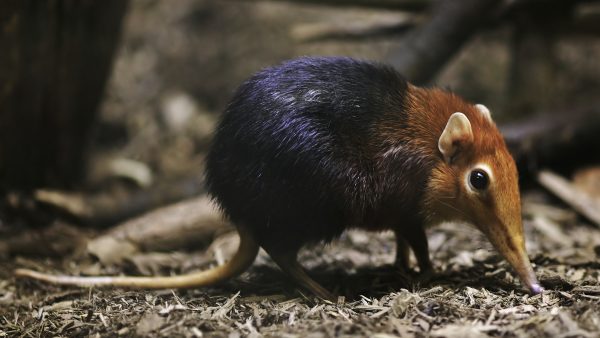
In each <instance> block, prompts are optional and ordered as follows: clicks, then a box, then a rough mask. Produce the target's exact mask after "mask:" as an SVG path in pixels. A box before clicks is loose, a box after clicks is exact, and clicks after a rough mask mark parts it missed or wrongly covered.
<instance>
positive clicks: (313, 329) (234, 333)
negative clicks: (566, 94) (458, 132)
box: [0, 195, 600, 338]
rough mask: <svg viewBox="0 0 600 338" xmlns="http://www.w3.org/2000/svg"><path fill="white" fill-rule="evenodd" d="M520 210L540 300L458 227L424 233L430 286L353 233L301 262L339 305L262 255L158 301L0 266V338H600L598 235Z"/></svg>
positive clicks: (377, 242)
mask: <svg viewBox="0 0 600 338" xmlns="http://www.w3.org/2000/svg"><path fill="white" fill-rule="evenodd" d="M524 203H525V206H524V212H525V229H526V232H527V240H528V242H527V247H528V251H529V253H530V257H532V261H533V264H534V265H535V269H536V273H537V274H538V276H539V278H540V280H541V282H542V284H544V285H545V286H546V288H547V291H545V292H544V293H543V294H541V295H530V294H528V293H527V292H526V291H525V290H524V289H523V288H522V287H521V286H520V284H519V281H518V280H517V279H516V277H515V276H514V274H513V273H512V271H511V269H510V267H509V266H508V265H507V263H505V262H504V261H503V260H502V259H501V258H500V257H499V256H498V255H497V254H496V252H495V251H494V250H493V249H492V247H491V245H489V244H488V243H487V241H486V239H485V238H484V237H483V236H482V235H480V234H478V233H477V231H476V230H474V229H472V228H469V227H466V226H464V225H457V224H443V225H441V226H439V227H436V228H433V229H430V230H429V238H430V244H431V250H430V251H431V254H432V258H433V261H434V264H436V271H437V273H436V275H434V276H433V277H432V278H430V279H429V280H426V281H425V280H423V281H421V280H419V277H418V274H416V273H412V274H410V276H405V275H402V276H401V275H399V273H398V272H397V271H395V270H394V269H393V268H392V267H391V265H390V263H391V262H392V260H393V257H394V245H393V243H394V241H393V236H392V234H389V233H382V234H373V233H365V232H350V233H348V234H346V235H344V236H343V237H342V238H341V239H340V240H339V241H336V242H334V243H333V244H331V245H325V246H323V245H316V246H314V247H311V248H309V250H304V251H303V252H302V254H301V257H300V260H301V262H302V263H303V264H304V265H305V266H307V267H308V268H309V269H310V272H311V274H312V275H313V276H315V278H316V279H317V280H318V281H319V282H320V283H322V284H324V285H325V286H326V287H327V288H329V289H330V290H334V291H335V292H336V293H337V294H339V295H340V298H339V300H338V301H337V302H335V303H333V302H328V301H323V300H318V299H315V298H314V297H312V296H311V295H309V294H306V293H305V292H302V291H298V290H296V289H295V288H294V286H293V285H292V283H291V282H290V280H288V279H287V278H286V277H285V276H284V275H283V274H282V273H281V272H279V271H278V270H277V269H276V268H275V267H274V265H273V263H272V262H271V261H270V260H269V258H268V257H267V256H266V255H265V254H264V253H261V254H260V256H259V258H258V259H257V262H256V263H255V264H254V266H253V267H252V268H251V269H250V270H249V271H248V272H247V273H245V274H243V275H242V276H241V277H239V278H236V279H233V280H231V281H229V282H227V283H224V284H223V285H221V286H219V287H212V288H205V289H196V290H162V291H136V290H111V289H95V288H90V289H78V288H66V287H57V286H49V285H44V284H40V283H36V282H27V281H15V280H14V279H13V278H12V276H11V270H12V269H13V268H15V267H17V266H18V265H21V264H22V263H23V262H28V263H27V264H29V265H31V266H35V267H38V268H39V267H44V268H45V269H46V270H48V269H50V267H53V268H55V269H56V270H65V269H67V270H71V271H81V267H78V266H77V263H76V262H60V260H57V259H42V258H31V257H28V258H27V259H23V258H19V257H13V258H10V257H3V258H1V259H2V264H3V266H4V267H5V269H3V270H2V271H1V274H0V277H1V278H2V279H1V280H0V304H1V307H0V337H67V336H68V337H70V336H91V337H115V336H122V337H129V336H143V337H263V336H264V337H355V336H371V337H380V338H389V337H448V338H453V337H456V338H468V337H531V336H541V337H598V336H600V259H599V256H598V251H599V250H598V247H599V246H600V230H598V228H595V227H592V226H589V225H588V224H586V223H584V222H583V221H581V220H580V219H579V218H577V217H572V216H573V215H571V214H570V213H571V212H570V211H569V210H568V209H563V207H561V206H554V205H548V204H544V203H541V202H540V201H539V197H536V196H535V195H533V196H525V198H524ZM15 258H17V259H15ZM198 262H199V263H198V264H201V265H202V264H204V266H189V267H186V268H185V269H188V268H189V269H200V268H205V267H206V266H207V265H208V264H209V263H210V262H205V261H198ZM212 263H214V262H212ZM413 263H414V261H413ZM112 269H113V270H102V269H101V272H106V271H113V272H114V267H113V268H112ZM172 272H173V273H181V272H185V271H172Z"/></svg>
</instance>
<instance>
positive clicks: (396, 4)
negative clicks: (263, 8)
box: [235, 0, 432, 11]
mask: <svg viewBox="0 0 600 338" xmlns="http://www.w3.org/2000/svg"><path fill="white" fill-rule="evenodd" d="M235 1H246V2H260V1H264V0H235ZM270 1H275V2H295V3H305V4H313V5H323V6H341V7H367V8H380V9H393V10H402V11H421V10H424V9H427V8H428V7H429V5H431V2H432V0H324V1H321V0H270Z"/></svg>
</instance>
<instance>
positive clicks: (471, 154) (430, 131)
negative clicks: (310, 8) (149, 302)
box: [17, 57, 542, 299]
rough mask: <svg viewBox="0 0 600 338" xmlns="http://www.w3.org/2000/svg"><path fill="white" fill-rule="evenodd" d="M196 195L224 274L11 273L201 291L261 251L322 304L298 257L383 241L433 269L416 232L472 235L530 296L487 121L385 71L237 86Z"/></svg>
mask: <svg viewBox="0 0 600 338" xmlns="http://www.w3.org/2000/svg"><path fill="white" fill-rule="evenodd" d="M206 174H207V183H208V188H209V192H210V193H211V194H212V196H214V198H215V199H216V200H217V202H218V203H219V204H220V206H221V207H222V208H223V210H224V212H225V214H226V215H227V216H228V217H229V218H230V219H231V221H232V222H233V223H234V224H235V225H236V226H237V229H238V231H239V233H240V237H241V242H240V248H239V250H238V252H237V253H236V254H235V255H234V257H233V258H232V259H231V260H230V261H229V262H227V263H226V264H224V265H222V266H219V267H217V268H214V269H211V270H208V271H202V272H199V273H194V274H189V275H182V276H173V277H72V276H52V275H46V274H41V273H37V272H34V271H30V270H18V271H17V275H18V276H25V277H32V278H36V279H40V280H44V281H47V282H51V283H58V284H75V285H113V286H125V287H132V288H189V287H198V286H204V285H210V284H214V283H217V282H219V281H223V280H225V279H228V278H231V277H234V276H236V275H238V274H240V273H242V272H243V271H244V270H245V269H247V268H248V267H249V266H250V265H251V264H252V262H253V261H254V259H255V257H256V255H257V253H258V249H259V247H262V248H264V249H265V250H266V252H267V253H268V254H269V255H270V256H271V258H272V259H273V260H274V261H275V262H276V263H277V265H278V266H279V267H280V268H281V269H282V270H283V271H284V272H286V273H287V274H288V275H289V276H290V277H291V278H292V279H293V280H294V281H295V282H297V283H298V284H299V285H300V286H302V287H304V288H306V289H307V290H309V291H311V292H312V293H314V294H315V295H317V296H319V297H322V298H329V299H331V298H333V296H332V295H331V294H330V293H329V292H328V291H327V290H326V289H324V288H323V287H322V286H320V285H319V284H318V283H317V282H315V281H314V280H313V279H312V278H310V277H309V276H308V274H307V273H306V272H305V270H304V269H303V268H302V267H301V265H300V264H299V263H298V261H297V259H296V256H297V253H298V250H300V248H301V247H302V246H303V245H305V244H307V243H311V242H318V241H330V240H332V239H334V238H336V237H337V236H339V235H340V234H341V233H342V232H343V231H344V230H346V229H349V228H362V229H367V230H375V231H379V230H386V229H391V230H393V231H394V232H395V234H396V238H397V240H396V242H397V258H396V264H397V265H398V266H399V267H401V268H404V269H407V268H408V257H409V250H411V249H412V251H413V252H414V254H415V257H416V258H417V261H418V265H419V269H420V271H421V272H427V271H431V270H432V264H431V261H430V259H429V253H428V248H427V238H426V235H425V231H424V229H425V227H426V226H428V225H431V224H435V223H439V222H442V221H463V222H468V223H471V224H473V225H475V226H476V227H477V228H478V229H479V230H481V231H482V232H483V233H484V234H485V235H486V236H487V238H488V239H489V240H490V241H491V243H492V244H493V245H494V246H495V248H496V249H497V250H498V251H499V252H500V253H501V254H502V255H503V256H504V258H506V260H507V261H508V262H509V263H510V264H511V266H512V267H513V268H514V269H515V271H516V273H517V274H518V276H519V277H520V279H521V281H522V283H523V284H524V285H525V286H527V287H528V288H529V290H530V291H531V292H533V293H539V292H541V291H542V288H541V286H540V285H539V284H538V282H537V280H536V277H535V274H534V272H533V269H532V267H531V264H530V261H529V258H528V257H527V253H526V251H525V242H524V238H523V227H522V221H521V206H520V195H519V188H518V182H517V170H516V167H515V163H514V160H513V159H512V157H511V155H510V154H509V152H508V150H507V148H506V145H505V143H504V140H503V138H502V136H501V135H500V133H499V131H498V129H497V128H496V125H495V124H494V122H493V121H492V118H491V115H490V112H489V110H488V109H487V108H486V107H485V106H483V105H473V104H471V103H468V102H467V101H465V100H463V99H461V98H460V97H458V96H456V95H454V94H452V93H450V92H447V91H443V90H441V89H435V88H433V89H425V88H419V87H416V86H413V85H411V84H409V83H407V82H406V80H404V78H403V77H402V76H401V75H400V74H398V73H397V72H396V71H395V70H394V69H393V68H391V67H389V66H386V65H382V64H379V63H374V62H367V61H359V60H355V59H351V58H346V57H304V58H299V59H295V60H291V61H288V62H285V63H283V64H281V65H279V66H275V67H271V68H267V69H264V70H262V71H260V72H258V73H256V74H255V75H254V76H252V77H251V78H250V79H248V80H247V81H246V82H244V83H243V84H242V85H241V86H240V87H239V89H238V90H237V92H236V93H235V95H234V97H233V99H232V100H231V102H230V103H229V105H228V107H227V109H226V110H225V112H224V113H223V115H222V118H221V121H220V124H219V126H218V129H217V131H216V134H215V136H214V141H213V145H212V148H211V150H210V153H209V155H208V159H207V171H206Z"/></svg>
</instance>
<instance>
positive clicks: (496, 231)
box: [484, 223, 544, 294]
mask: <svg viewBox="0 0 600 338" xmlns="http://www.w3.org/2000/svg"><path fill="white" fill-rule="evenodd" d="M487 230H488V231H484V232H486V235H487V237H488V239H489V240H490V242H491V243H492V244H493V245H494V247H495V248H496V250H498V251H499V252H500V254H501V255H502V256H503V257H504V258H505V259H506V260H507V261H508V263H509V264H510V265H511V266H512V267H513V269H514V270H515V272H516V273H517V275H518V276H519V279H520V280H521V283H522V284H523V285H524V286H526V287H527V288H528V289H529V291H530V292H531V293H533V294H538V293H541V292H542V291H543V290H544V288H543V287H542V286H541V285H540V283H539V282H538V280H537V278H536V276H535V272H534V271H533V267H532V266H531V262H530V260H529V257H528V256H527V251H526V250H525V240H524V238H523V226H522V225H521V224H520V223H519V224H518V225H516V226H513V227H507V226H504V225H502V224H501V225H498V226H494V227H492V228H488V229H487Z"/></svg>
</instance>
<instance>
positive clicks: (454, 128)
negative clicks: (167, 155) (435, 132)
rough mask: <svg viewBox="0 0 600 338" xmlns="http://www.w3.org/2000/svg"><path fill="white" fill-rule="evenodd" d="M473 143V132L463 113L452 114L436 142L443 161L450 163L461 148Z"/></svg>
mask: <svg viewBox="0 0 600 338" xmlns="http://www.w3.org/2000/svg"><path fill="white" fill-rule="evenodd" d="M472 142H473V130H472V129H471V122H469V119H468V118H467V116H466V115H465V114H463V113H459V112H457V113H454V114H452V115H451V116H450V118H449V119H448V123H446V128H444V131H443V132H442V135H441V136H440V139H439V140H438V149H439V150H440V152H441V153H442V155H443V156H444V160H446V162H448V163H450V162H452V160H453V159H454V158H455V156H456V155H457V154H458V153H459V152H460V149H461V148H464V147H465V145H467V144H469V143H472Z"/></svg>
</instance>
